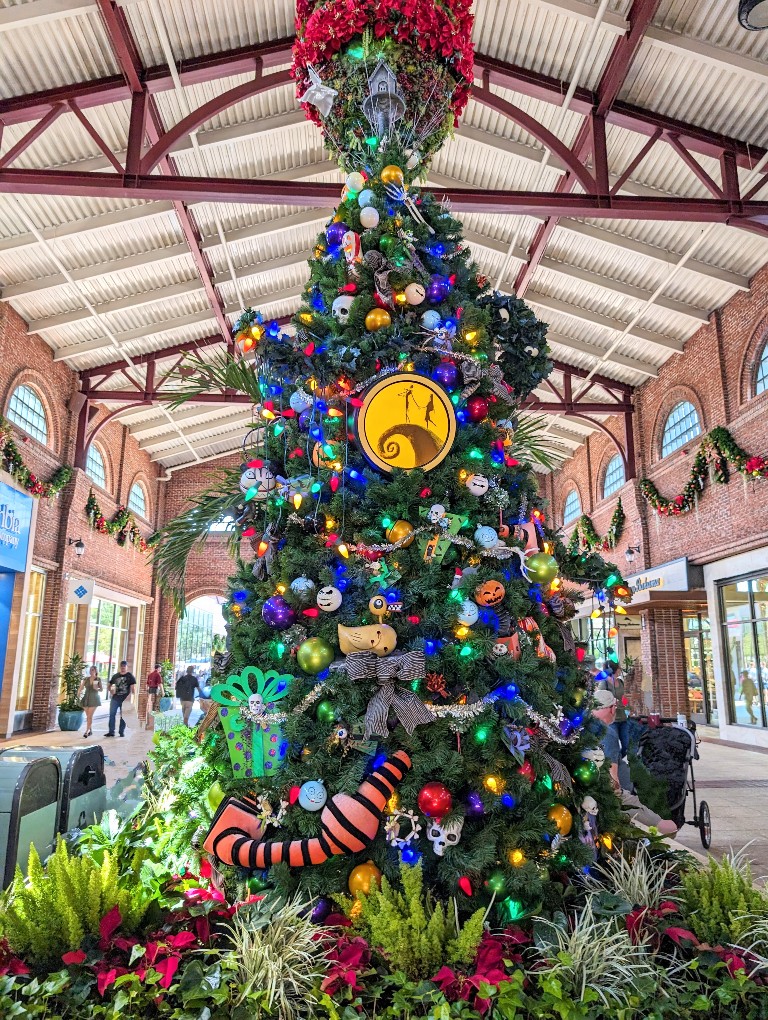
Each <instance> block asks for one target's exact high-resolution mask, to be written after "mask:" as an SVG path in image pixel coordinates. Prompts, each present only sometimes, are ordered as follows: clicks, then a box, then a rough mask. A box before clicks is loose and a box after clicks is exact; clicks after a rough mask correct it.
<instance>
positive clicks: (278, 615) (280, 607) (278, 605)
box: [261, 595, 296, 630]
mask: <svg viewBox="0 0 768 1020" xmlns="http://www.w3.org/2000/svg"><path fill="white" fill-rule="evenodd" d="M261 616H262V619H263V620H264V623H266V625H267V626H268V627H271V628H272V630H287V629H288V628H289V627H292V626H293V624H294V623H295V622H296V611H295V610H294V608H293V606H291V605H289V604H288V603H287V602H286V601H285V599H284V598H283V596H282V595H273V596H272V597H271V598H268V599H267V601H266V602H265V603H264V605H263V606H262V607H261Z"/></svg>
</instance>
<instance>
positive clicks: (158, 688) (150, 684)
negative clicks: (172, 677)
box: [146, 662, 164, 726]
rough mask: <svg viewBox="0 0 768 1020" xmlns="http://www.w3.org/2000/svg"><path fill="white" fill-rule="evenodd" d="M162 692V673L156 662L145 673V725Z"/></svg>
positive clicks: (154, 710)
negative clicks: (148, 671) (150, 669)
mask: <svg viewBox="0 0 768 1020" xmlns="http://www.w3.org/2000/svg"><path fill="white" fill-rule="evenodd" d="M163 694H164V692H163V674H162V673H161V672H160V663H159V662H156V663H155V668H154V669H153V670H152V671H151V672H150V673H148V674H147V722H146V724H147V726H149V719H150V716H151V715H152V713H153V712H156V711H157V706H158V704H159V702H160V698H162V697H163Z"/></svg>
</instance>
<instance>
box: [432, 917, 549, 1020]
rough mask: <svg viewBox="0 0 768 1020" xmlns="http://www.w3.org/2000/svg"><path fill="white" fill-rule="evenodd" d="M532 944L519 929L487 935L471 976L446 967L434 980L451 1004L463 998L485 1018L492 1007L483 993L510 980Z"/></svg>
mask: <svg viewBox="0 0 768 1020" xmlns="http://www.w3.org/2000/svg"><path fill="white" fill-rule="evenodd" d="M530 941H531V939H530V936H528V935H526V933H525V932H524V931H523V930H522V928H518V927H511V928H507V929H506V930H505V931H503V932H501V933H497V934H492V933H491V932H485V933H484V934H483V937H482V939H481V941H480V945H479V946H478V949H477V955H476V957H475V961H474V964H473V966H472V968H471V973H463V972H461V971H455V970H453V969H452V968H451V967H447V966H443V967H441V968H440V970H439V971H438V972H437V974H435V976H434V977H433V978H432V980H433V981H434V983H435V984H436V985H437V987H438V988H439V989H440V991H441V992H442V993H443V995H445V997H446V999H448V1001H449V1002H458V1001H459V1000H460V999H461V1000H463V1001H465V1002H468V1003H469V1005H470V1006H472V1007H473V1008H474V1009H476V1010H477V1012H478V1013H480V1014H481V1015H484V1014H485V1013H487V1012H488V1010H489V1009H490V1008H491V1000H490V999H488V998H484V997H483V996H482V995H481V994H480V993H481V990H482V989H483V988H487V987H491V988H498V986H499V985H500V984H501V982H502V981H506V980H507V979H508V978H509V975H510V973H511V971H513V970H515V969H516V968H517V967H519V966H521V965H522V962H523V956H522V952H521V949H522V947H523V946H525V945H527V944H528V943H530Z"/></svg>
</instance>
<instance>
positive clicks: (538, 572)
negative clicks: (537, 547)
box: [525, 552, 560, 584]
mask: <svg viewBox="0 0 768 1020" xmlns="http://www.w3.org/2000/svg"><path fill="white" fill-rule="evenodd" d="M525 569H526V570H527V572H528V579H529V580H530V581H531V582H532V583H533V584H550V583H551V582H552V581H554V579H555V578H556V577H557V572H558V570H559V569H560V568H559V566H558V563H557V560H556V559H555V557H554V556H550V555H549V553H543V552H537V553H533V555H532V556H528V557H526V560H525Z"/></svg>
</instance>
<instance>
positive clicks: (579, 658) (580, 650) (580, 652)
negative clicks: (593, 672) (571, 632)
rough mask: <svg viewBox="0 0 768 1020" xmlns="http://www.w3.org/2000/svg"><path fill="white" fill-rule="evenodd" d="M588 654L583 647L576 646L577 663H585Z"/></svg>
mask: <svg viewBox="0 0 768 1020" xmlns="http://www.w3.org/2000/svg"><path fill="white" fill-rule="evenodd" d="M586 654H587V650H586V648H584V647H583V646H582V645H576V661H577V662H583V661H584V656H585V655H586Z"/></svg>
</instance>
